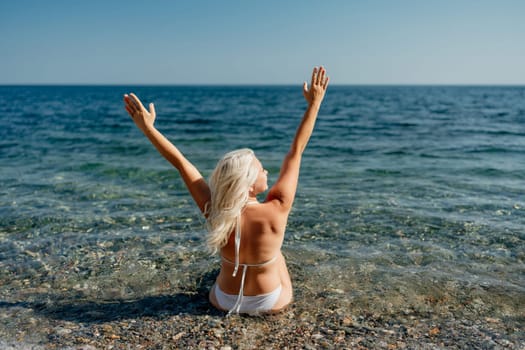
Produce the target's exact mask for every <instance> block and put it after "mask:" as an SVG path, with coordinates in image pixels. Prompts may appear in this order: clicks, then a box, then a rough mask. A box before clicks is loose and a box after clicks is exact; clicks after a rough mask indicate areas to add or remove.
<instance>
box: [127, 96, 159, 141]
mask: <svg viewBox="0 0 525 350" xmlns="http://www.w3.org/2000/svg"><path fill="white" fill-rule="evenodd" d="M124 103H125V107H126V111H128V114H129V115H130V117H131V119H133V121H134V122H135V124H137V126H138V128H139V129H140V130H142V131H143V132H144V131H146V130H147V129H148V128H152V127H153V124H154V123H155V117H156V114H155V106H154V105H153V103H150V104H149V111H148V110H147V109H146V108H144V106H143V105H142V102H140V100H139V98H138V97H137V96H136V95H135V94H134V93H130V94H129V95H127V94H126V95H124Z"/></svg>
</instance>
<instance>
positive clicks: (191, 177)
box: [124, 67, 329, 314]
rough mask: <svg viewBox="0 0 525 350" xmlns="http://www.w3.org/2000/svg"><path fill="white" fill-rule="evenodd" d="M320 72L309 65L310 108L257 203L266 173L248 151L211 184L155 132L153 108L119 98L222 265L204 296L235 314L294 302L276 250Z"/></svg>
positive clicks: (321, 87) (221, 166)
mask: <svg viewBox="0 0 525 350" xmlns="http://www.w3.org/2000/svg"><path fill="white" fill-rule="evenodd" d="M328 81H329V79H328V76H326V71H325V69H324V68H323V67H320V68H317V67H315V68H314V69H313V72H312V80H311V83H310V87H308V85H307V83H306V82H305V83H304V85H303V95H304V98H305V99H306V101H307V103H308V107H307V109H306V112H305V113H304V116H303V119H302V121H301V123H300V125H299V127H298V129H297V132H296V135H295V138H294V140H293V142H292V145H291V146H290V150H289V152H288V154H287V155H286V157H285V158H284V161H283V164H282V167H281V171H280V174H279V178H278V180H277V182H276V183H275V185H273V187H272V188H271V189H270V190H269V191H268V195H267V196H266V200H265V201H264V202H263V203H259V202H258V201H257V198H256V196H257V195H258V194H260V193H262V192H264V191H266V190H267V189H268V184H267V171H266V170H265V169H264V168H263V166H262V164H261V162H260V161H259V160H258V159H257V157H255V155H254V153H253V151H251V150H249V149H241V150H237V151H233V152H230V153H228V154H226V155H225V156H224V157H223V158H222V159H221V160H220V161H219V163H218V164H217V166H216V168H215V170H214V171H213V173H212V174H211V176H210V180H209V184H207V183H206V181H205V180H204V179H203V177H202V175H201V174H200V172H199V171H198V170H197V168H195V166H194V165H193V164H192V163H190V162H189V161H188V159H186V157H185V156H184V155H183V154H182V153H181V152H180V151H179V150H178V149H177V147H175V146H174V145H173V144H172V143H170V142H169V141H168V140H167V139H166V138H165V137H164V136H163V135H162V134H161V133H160V132H159V131H157V129H155V127H154V125H153V124H154V122H155V116H156V115H155V107H154V105H153V103H150V105H149V111H148V110H146V108H144V106H143V105H142V103H141V102H140V100H139V99H138V97H137V96H135V95H134V94H130V95H124V102H125V107H126V110H127V111H128V113H129V115H130V116H131V117H132V118H133V120H134V122H135V123H136V124H137V126H138V127H139V129H140V130H142V132H143V133H144V134H145V135H146V137H148V139H149V140H150V141H151V143H152V144H153V145H154V146H155V147H156V148H157V150H158V151H159V152H160V153H161V154H162V155H163V156H164V157H165V158H166V159H167V160H168V161H169V162H170V163H171V164H173V166H175V167H176V168H177V170H178V171H179V173H180V175H181V176H182V179H183V180H184V182H185V184H186V186H187V187H188V190H189V191H190V193H191V195H192V197H193V199H194V200H195V202H196V203H197V205H198V206H199V208H200V210H201V212H202V213H203V214H204V215H205V216H206V219H207V227H208V231H209V235H208V239H207V243H208V246H209V248H210V249H211V250H212V251H215V252H217V251H219V252H220V255H221V258H222V262H221V270H220V273H219V275H218V277H217V280H216V282H215V284H214V285H213V287H212V288H211V291H210V296H209V298H210V302H211V303H212V304H213V305H214V306H215V307H216V308H218V309H220V310H224V311H229V312H230V313H231V312H236V313H249V314H256V313H263V312H276V311H280V310H282V309H283V308H284V307H286V306H287V305H288V304H290V302H291V301H292V295H293V293H292V283H291V280H290V275H289V274H288V269H287V267H286V262H285V259H284V257H283V255H282V253H281V246H282V243H283V239H284V233H285V228H286V223H287V220H288V215H289V214H290V210H291V208H292V204H293V201H294V197H295V192H296V189H297V181H298V178H299V168H300V165H301V157H302V154H303V151H304V149H305V147H306V145H307V143H308V140H309V139H310V136H311V134H312V131H313V128H314V125H315V121H316V119H317V114H318V112H319V107H320V106H321V102H322V101H323V98H324V95H325V92H326V88H327V86H328Z"/></svg>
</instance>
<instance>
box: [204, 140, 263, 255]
mask: <svg viewBox="0 0 525 350" xmlns="http://www.w3.org/2000/svg"><path fill="white" fill-rule="evenodd" d="M254 159H255V155H254V153H253V151H252V150H251V149H248V148H243V149H239V150H236V151H232V152H229V153H227V154H226V155H224V157H223V158H222V159H221V160H220V161H219V162H218V163H217V166H216V167H215V169H214V170H213V172H212V173H211V175H210V179H209V186H210V192H211V200H210V202H209V203H208V205H207V207H206V214H207V222H206V226H207V228H208V238H207V244H208V248H209V249H210V251H211V252H213V253H216V252H217V251H218V250H219V249H221V248H222V247H224V246H225V245H226V243H227V242H228V238H229V236H230V233H231V232H232V231H233V230H234V229H235V225H236V224H237V218H238V217H239V216H240V215H241V211H242V209H243V207H244V206H245V205H246V202H247V201H248V194H249V189H250V186H252V185H253V184H254V183H255V181H256V180H257V176H258V175H259V169H258V168H257V166H256V163H255V161H254Z"/></svg>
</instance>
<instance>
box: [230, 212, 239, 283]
mask: <svg viewBox="0 0 525 350" xmlns="http://www.w3.org/2000/svg"><path fill="white" fill-rule="evenodd" d="M240 248H241V215H240V214H239V216H237V225H236V227H235V268H234V269H233V274H232V276H233V277H235V276H237V271H238V270H239V249H240Z"/></svg>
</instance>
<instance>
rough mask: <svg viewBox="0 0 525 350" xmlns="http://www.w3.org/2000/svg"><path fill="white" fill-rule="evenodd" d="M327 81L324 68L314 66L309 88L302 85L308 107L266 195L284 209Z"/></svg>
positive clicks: (289, 203)
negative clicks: (273, 183) (275, 179)
mask: <svg viewBox="0 0 525 350" xmlns="http://www.w3.org/2000/svg"><path fill="white" fill-rule="evenodd" d="M328 81H329V78H328V76H326V71H325V69H324V68H323V67H320V68H317V67H315V68H314V69H313V71H312V81H311V83H310V88H308V85H307V83H306V82H305V83H304V85H303V95H304V98H305V99H306V102H308V107H307V108H306V112H305V113H304V116H303V119H302V120H301V123H300V124H299V127H298V128H297V131H296V133H295V137H294V139H293V142H292V145H291V146H290V150H289V151H288V154H287V155H286V157H285V158H284V161H283V164H282V166H281V172H280V174H279V178H278V180H277V182H276V183H275V185H274V186H273V187H272V188H271V189H270V191H269V192H268V197H267V200H268V201H271V200H277V201H278V202H279V203H280V204H281V206H282V208H283V209H284V210H290V209H291V207H292V204H293V201H294V198H295V192H296V190H297V182H298V180H299V168H300V166H301V158H302V155H303V151H304V149H305V148H306V145H307V144H308V141H309V140H310V136H311V135H312V132H313V129H314V126H315V121H316V119H317V114H318V112H319V108H320V107H321V102H322V101H323V98H324V95H325V92H326V88H327V87H328Z"/></svg>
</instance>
